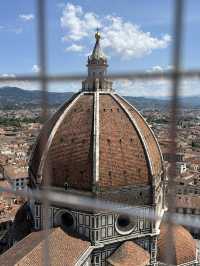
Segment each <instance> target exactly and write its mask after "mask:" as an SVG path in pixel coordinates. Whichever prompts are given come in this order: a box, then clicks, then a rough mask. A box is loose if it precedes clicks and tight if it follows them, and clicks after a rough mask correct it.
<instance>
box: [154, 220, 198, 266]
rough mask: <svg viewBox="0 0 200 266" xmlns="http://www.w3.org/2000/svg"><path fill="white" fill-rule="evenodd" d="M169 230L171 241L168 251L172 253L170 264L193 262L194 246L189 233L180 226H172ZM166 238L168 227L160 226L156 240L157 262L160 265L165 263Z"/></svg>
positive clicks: (194, 258) (194, 255)
mask: <svg viewBox="0 0 200 266" xmlns="http://www.w3.org/2000/svg"><path fill="white" fill-rule="evenodd" d="M171 230H172V241H170V247H171V248H170V251H171V252H173V254H170V259H171V260H172V261H171V263H172V264H173V265H180V264H181V265H182V264H186V263H191V262H192V261H195V260H196V244H195V240H194V239H193V237H192V235H191V234H190V232H189V231H188V230H186V229H185V228H184V227H183V226H180V225H173V227H172V229H171ZM168 238H169V233H168V227H167V226H166V225H161V228H160V235H159V238H158V260H159V261H160V262H162V263H166V262H167V261H166V260H167V255H166V251H167V245H168V244H169V243H168Z"/></svg>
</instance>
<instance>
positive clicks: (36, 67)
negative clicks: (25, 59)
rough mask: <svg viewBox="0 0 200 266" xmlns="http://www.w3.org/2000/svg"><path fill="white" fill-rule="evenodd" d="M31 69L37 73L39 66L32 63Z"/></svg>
mask: <svg viewBox="0 0 200 266" xmlns="http://www.w3.org/2000/svg"><path fill="white" fill-rule="evenodd" d="M32 71H33V72H35V73H38V72H39V71H40V67H39V66H38V65H33V67H32Z"/></svg>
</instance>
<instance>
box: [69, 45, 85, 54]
mask: <svg viewBox="0 0 200 266" xmlns="http://www.w3.org/2000/svg"><path fill="white" fill-rule="evenodd" d="M83 48H84V47H83V46H82V45H78V44H72V45H71V46H68V47H67V48H66V49H65V51H66V52H81V51H83Z"/></svg>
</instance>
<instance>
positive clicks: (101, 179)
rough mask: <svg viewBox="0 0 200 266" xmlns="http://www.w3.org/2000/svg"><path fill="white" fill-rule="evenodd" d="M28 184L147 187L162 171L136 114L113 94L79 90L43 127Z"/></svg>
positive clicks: (152, 140)
mask: <svg viewBox="0 0 200 266" xmlns="http://www.w3.org/2000/svg"><path fill="white" fill-rule="evenodd" d="M29 166H30V167H29V172H30V176H31V180H32V182H35V183H39V184H42V183H43V182H44V180H45V178H46V176H47V175H48V176H49V177H50V180H51V185H52V186H56V187H64V185H65V184H66V183H67V184H68V186H69V187H70V188H73V189H78V190H87V191H92V190H93V191H94V187H95V188H97V187H98V189H100V190H101V191H105V190H107V189H109V188H111V187H112V188H114V189H115V188H121V187H126V186H131V185H133V186H135V185H141V186H142V185H150V184H151V183H152V180H153V177H156V176H160V175H161V173H162V170H163V169H162V156H161V152H160V149H159V145H158V143H157V141H156V138H155V136H154V134H153V132H152V131H151V129H150V128H149V126H148V124H147V123H146V121H145V120H144V118H143V117H142V116H141V115H140V114H139V112H138V111H137V110H136V109H135V108H134V107H133V106H131V105H130V104H129V103H128V102H126V101H125V100H124V99H123V98H121V97H120V96H119V95H117V94H115V93H114V92H113V91H111V92H99V91H98V92H97V91H93V92H92V91H90V92H88V91H82V92H80V93H78V94H76V95H75V96H74V97H73V98H72V99H71V100H70V101H69V102H67V103H65V104H64V105H63V106H62V107H61V108H60V109H59V110H58V111H57V112H56V113H55V114H54V115H53V116H52V118H51V119H50V120H49V121H48V122H47V123H46V124H45V125H44V127H43V129H42V131H41V134H40V136H39V137H38V140H37V142H36V145H35V148H34V150H33V154H32V158H31V160H30V165H29Z"/></svg>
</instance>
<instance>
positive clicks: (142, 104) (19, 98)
mask: <svg viewBox="0 0 200 266" xmlns="http://www.w3.org/2000/svg"><path fill="white" fill-rule="evenodd" d="M72 95H73V92H48V100H49V105H50V106H58V105H60V104H62V103H63V102H65V101H67V100H68V99H69V98H70V97H71V96H72ZM125 98H126V100H127V101H129V102H130V103H132V104H134V105H135V106H136V107H137V108H139V109H143V108H147V109H148V108H152V109H163V108H167V107H169V104H170V99H169V98H168V97H166V98H163V97H162V98H161V99H159V98H146V97H132V96H125ZM40 104H41V91H38V90H33V91H30V90H23V89H20V88H18V87H2V88H0V108H1V109H6V108H12V109H15V108H27V107H29V108H30V107H34V106H35V107H36V106H39V105H40ZM181 104H182V106H183V107H188V108H200V96H190V97H181Z"/></svg>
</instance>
